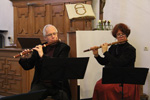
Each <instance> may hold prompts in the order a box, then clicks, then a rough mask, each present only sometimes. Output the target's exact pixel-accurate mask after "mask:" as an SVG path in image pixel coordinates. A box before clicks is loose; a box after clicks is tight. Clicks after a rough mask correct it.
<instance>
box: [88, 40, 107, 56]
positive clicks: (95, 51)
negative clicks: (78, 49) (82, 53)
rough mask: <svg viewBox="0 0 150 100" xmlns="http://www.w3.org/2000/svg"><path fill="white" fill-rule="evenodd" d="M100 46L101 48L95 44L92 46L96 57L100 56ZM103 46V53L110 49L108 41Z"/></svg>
mask: <svg viewBox="0 0 150 100" xmlns="http://www.w3.org/2000/svg"><path fill="white" fill-rule="evenodd" d="M98 48H99V47H98V46H94V47H91V48H90V49H91V50H92V51H93V55H94V56H95V57H97V56H98ZM101 48H102V53H105V52H106V51H107V50H108V44H107V43H104V44H102V45H101Z"/></svg>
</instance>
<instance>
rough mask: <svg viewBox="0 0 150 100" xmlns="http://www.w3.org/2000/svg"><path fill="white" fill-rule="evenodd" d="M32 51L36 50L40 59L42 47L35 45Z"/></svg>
mask: <svg viewBox="0 0 150 100" xmlns="http://www.w3.org/2000/svg"><path fill="white" fill-rule="evenodd" d="M33 50H36V51H37V52H38V53H39V56H40V57H41V58H42V56H43V54H44V53H43V47H42V45H37V46H36V47H35V48H33Z"/></svg>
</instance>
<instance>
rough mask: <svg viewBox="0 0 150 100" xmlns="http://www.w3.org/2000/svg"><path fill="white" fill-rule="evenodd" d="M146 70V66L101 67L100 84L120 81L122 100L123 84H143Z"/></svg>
mask: <svg viewBox="0 0 150 100" xmlns="http://www.w3.org/2000/svg"><path fill="white" fill-rule="evenodd" d="M148 70H149V69H148V68H103V74H102V84H116V83H121V87H122V100H123V95H124V94H123V84H124V83H126V84H140V85H144V84H145V80H146V77H147V73H148Z"/></svg>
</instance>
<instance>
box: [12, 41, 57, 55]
mask: <svg viewBox="0 0 150 100" xmlns="http://www.w3.org/2000/svg"><path fill="white" fill-rule="evenodd" d="M59 41H60V40H56V41H53V42H50V43H47V44H43V45H42V48H43V47H46V46H48V45H54V44H56V43H57V42H59ZM32 51H33V48H32V49H30V50H29V51H24V52H22V53H20V54H17V55H15V56H13V58H17V57H20V56H22V55H25V54H28V53H31V52H32Z"/></svg>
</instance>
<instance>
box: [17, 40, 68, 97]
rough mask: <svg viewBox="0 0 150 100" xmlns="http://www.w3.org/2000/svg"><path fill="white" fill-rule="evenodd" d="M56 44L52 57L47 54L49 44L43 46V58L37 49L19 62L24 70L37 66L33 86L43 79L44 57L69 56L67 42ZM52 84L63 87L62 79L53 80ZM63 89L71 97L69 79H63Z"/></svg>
mask: <svg viewBox="0 0 150 100" xmlns="http://www.w3.org/2000/svg"><path fill="white" fill-rule="evenodd" d="M54 46H55V49H54V52H53V56H52V57H49V56H47V55H46V52H47V48H48V46H47V47H44V48H43V52H44V55H43V57H42V58H40V57H39V55H38V52H37V51H33V54H32V56H31V58H29V59H23V58H21V59H20V60H19V63H20V65H21V66H22V67H23V69H24V70H30V69H32V68H35V73H34V78H33V81H32V84H31V88H32V86H33V85H34V84H38V83H39V82H40V81H41V68H42V67H41V66H42V61H43V60H44V59H47V58H55V57H56V58H66V57H68V54H69V51H70V47H69V46H68V45H66V44H65V43H62V42H58V43H57V44H56V45H54ZM58 63H59V62H58ZM52 84H53V86H54V87H55V88H56V89H58V90H60V89H62V86H61V84H60V81H58V80H57V81H56V80H52ZM63 90H64V91H65V92H66V93H67V94H68V96H69V97H71V93H70V87H69V83H68V80H63Z"/></svg>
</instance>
